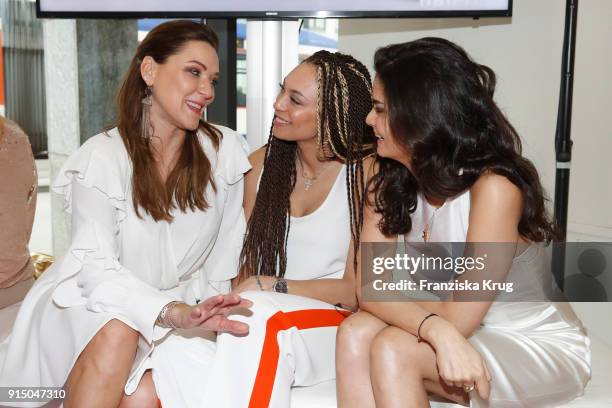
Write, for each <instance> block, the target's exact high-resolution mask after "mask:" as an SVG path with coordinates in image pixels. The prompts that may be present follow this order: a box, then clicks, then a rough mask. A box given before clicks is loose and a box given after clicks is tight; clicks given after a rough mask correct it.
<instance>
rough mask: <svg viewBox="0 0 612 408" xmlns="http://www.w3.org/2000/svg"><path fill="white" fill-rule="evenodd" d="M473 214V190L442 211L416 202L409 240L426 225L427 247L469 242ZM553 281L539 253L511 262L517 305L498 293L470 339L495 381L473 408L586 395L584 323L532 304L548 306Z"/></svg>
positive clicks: (530, 405)
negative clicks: (546, 288)
mask: <svg viewBox="0 0 612 408" xmlns="http://www.w3.org/2000/svg"><path fill="white" fill-rule="evenodd" d="M469 213H470V193H469V190H468V191H466V192H464V193H462V194H460V195H459V196H457V197H454V198H453V199H450V200H447V201H446V202H445V203H444V205H443V206H442V207H440V208H439V209H437V210H435V209H434V208H433V207H432V206H431V205H430V204H429V203H427V201H426V200H424V199H423V197H421V196H419V197H418V204H417V209H416V211H415V213H414V214H413V215H412V221H413V225H412V230H411V232H410V233H409V234H407V235H406V238H405V239H406V241H407V242H419V241H420V242H422V241H423V238H422V236H421V231H423V229H424V227H425V225H427V224H429V226H430V238H429V241H430V242H465V240H466V237H467V230H468V220H469ZM549 275H550V272H549V269H546V264H545V258H544V253H543V250H542V246H541V245H531V246H529V247H528V249H526V250H525V252H523V253H521V254H520V255H518V256H517V257H515V258H514V260H513V262H512V266H511V268H510V271H509V273H508V277H507V279H508V281H512V282H514V283H515V285H520V286H521V287H520V288H518V287H517V288H515V292H517V293H519V295H518V296H519V298H517V296H516V295H513V296H512V297H511V298H509V297H506V298H504V296H507V295H506V294H505V293H504V292H501V294H500V295H499V296H498V297H497V298H496V301H494V302H493V303H492V304H491V307H490V309H489V311H488V312H487V314H486V315H485V317H484V319H483V321H482V323H481V327H479V328H478V329H477V330H476V331H475V332H474V334H473V335H472V336H471V337H470V338H469V341H470V343H471V344H472V345H473V346H474V347H475V348H476V349H477V350H478V351H479V352H480V353H481V354H482V355H483V357H484V358H485V361H486V363H487V367H488V369H489V371H490V373H491V376H492V377H493V380H492V382H491V396H490V398H489V400H488V401H484V400H482V399H480V398H479V397H478V395H477V393H476V392H472V393H470V397H471V401H470V402H471V406H472V407H491V408H498V407H499V408H510V407H512V408H517V407H526V408H536V407H555V406H558V405H561V404H562V403H564V402H566V401H569V400H572V399H574V398H576V397H578V396H580V395H582V393H583V390H584V387H585V385H586V383H587V382H588V380H589V379H590V377H591V351H590V341H589V338H588V337H587V336H586V333H585V330H584V328H583V326H582V323H581V322H580V320H579V319H578V317H577V316H576V315H575V313H574V312H573V310H572V308H571V306H570V305H569V303H552V302H546V301H540V302H534V301H532V300H534V299H544V298H545V294H544V293H545V292H544V288H543V282H545V280H546V277H547V276H549ZM540 290H541V291H542V292H541V294H538V293H537V292H536V291H540ZM521 294H523V295H521ZM525 295H527V296H528V298H526V300H521V299H520V296H523V297H524V296H525ZM508 296H509V295H508ZM536 296H537V297H536Z"/></svg>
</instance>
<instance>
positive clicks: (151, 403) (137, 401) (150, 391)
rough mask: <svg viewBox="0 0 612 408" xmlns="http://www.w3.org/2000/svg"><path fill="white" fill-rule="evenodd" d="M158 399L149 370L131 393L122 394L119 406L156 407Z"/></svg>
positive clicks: (134, 407)
mask: <svg viewBox="0 0 612 408" xmlns="http://www.w3.org/2000/svg"><path fill="white" fill-rule="evenodd" d="M158 407H159V400H158V398H157V392H156V391H155V384H154V383H153V378H152V377H151V373H150V371H147V372H146V373H145V374H144V375H143V376H142V379H141V380H140V384H138V388H136V391H134V393H133V394H132V395H124V396H123V399H122V400H121V404H120V405H119V408H158Z"/></svg>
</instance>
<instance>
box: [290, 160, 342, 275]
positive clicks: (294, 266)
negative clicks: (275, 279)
mask: <svg viewBox="0 0 612 408" xmlns="http://www.w3.org/2000/svg"><path fill="white" fill-rule="evenodd" d="M290 220H291V221H290V226H289V236H288V237H287V269H286V271H285V278H287V279H297V280H306V279H321V278H341V277H342V275H343V274H344V267H345V264H346V257H347V254H348V249H349V245H350V242H351V227H350V218H349V206H348V200H347V187H346V165H343V166H342V169H341V170H340V172H339V173H338V177H337V178H336V181H335V182H334V184H333V186H332V188H331V190H330V191H329V193H328V195H327V197H326V198H325V200H324V201H323V203H322V204H321V205H320V206H319V208H317V209H316V210H315V211H314V212H312V213H310V214H308V215H305V216H303V217H290Z"/></svg>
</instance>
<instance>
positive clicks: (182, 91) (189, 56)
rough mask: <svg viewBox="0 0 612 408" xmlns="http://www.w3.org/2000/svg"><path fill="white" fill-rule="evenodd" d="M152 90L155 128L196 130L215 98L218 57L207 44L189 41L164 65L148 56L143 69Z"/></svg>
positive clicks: (152, 117)
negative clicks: (203, 114) (207, 107)
mask: <svg viewBox="0 0 612 408" xmlns="http://www.w3.org/2000/svg"><path fill="white" fill-rule="evenodd" d="M140 71H141V75H142V77H143V79H144V81H145V82H146V83H147V85H149V86H152V87H153V104H152V106H151V121H152V122H153V124H154V125H155V126H160V125H161V126H164V127H169V128H171V129H172V128H174V129H181V130H195V129H197V128H198V125H199V122H200V118H201V117H202V113H203V111H204V109H205V108H206V106H208V105H209V104H210V103H212V101H213V100H214V98H215V84H216V81H217V79H218V77H219V57H218V56H217V52H216V51H215V49H214V48H213V47H212V46H211V45H210V44H208V43H207V42H204V41H189V42H187V43H185V45H184V46H183V47H182V48H181V49H180V51H179V52H178V53H177V54H174V55H171V56H170V57H168V59H167V60H166V62H164V63H163V64H158V63H156V62H155V61H154V60H153V58H151V57H145V58H144V59H143V62H142V64H141V67H140Z"/></svg>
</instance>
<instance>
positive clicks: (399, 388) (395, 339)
mask: <svg viewBox="0 0 612 408" xmlns="http://www.w3.org/2000/svg"><path fill="white" fill-rule="evenodd" d="M336 366H337V379H336V384H337V385H336V386H337V393H338V406H339V407H378V408H381V407H406V406H409V407H428V406H429V401H428V398H427V395H428V392H430V393H434V394H437V395H440V396H442V397H445V398H447V399H450V400H452V401H455V402H458V403H463V404H465V403H467V402H468V399H467V396H466V394H465V393H464V391H463V390H462V389H461V388H457V387H450V386H448V385H446V384H444V382H442V380H441V379H440V377H439V375H438V370H437V367H436V355H435V352H434V350H433V349H432V348H431V346H430V345H429V344H427V343H418V342H417V341H416V338H415V336H414V335H412V334H410V333H407V332H405V331H404V330H401V329H398V328H396V327H392V326H388V325H387V324H386V323H384V322H383V321H381V320H380V319H378V318H376V317H374V316H372V315H371V314H369V313H367V312H363V311H359V312H357V313H355V314H354V315H352V316H350V317H348V318H347V319H346V320H345V321H344V322H343V323H342V325H341V326H340V328H339V329H338V335H337V340H336Z"/></svg>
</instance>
